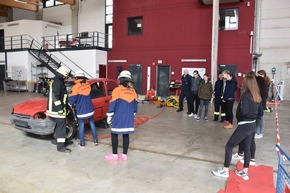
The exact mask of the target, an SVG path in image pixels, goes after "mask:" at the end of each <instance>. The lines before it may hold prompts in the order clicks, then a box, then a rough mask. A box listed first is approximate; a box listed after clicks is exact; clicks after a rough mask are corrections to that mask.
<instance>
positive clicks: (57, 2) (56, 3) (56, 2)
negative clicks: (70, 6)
mask: <svg viewBox="0 0 290 193" xmlns="http://www.w3.org/2000/svg"><path fill="white" fill-rule="evenodd" d="M63 4H64V3H62V2H59V1H55V5H63Z"/></svg>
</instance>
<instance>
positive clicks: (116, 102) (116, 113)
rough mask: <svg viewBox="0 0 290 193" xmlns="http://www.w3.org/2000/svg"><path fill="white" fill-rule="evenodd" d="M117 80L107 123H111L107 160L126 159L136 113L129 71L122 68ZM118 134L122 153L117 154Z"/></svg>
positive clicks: (135, 100) (134, 96)
mask: <svg viewBox="0 0 290 193" xmlns="http://www.w3.org/2000/svg"><path fill="white" fill-rule="evenodd" d="M118 80H119V81H120V85H119V86H118V87H117V88H115V89H114V90H113V93H112V99H111V101H110V105H109V110H108V112H107V123H108V124H111V141H112V149H113V153H112V154H108V155H106V156H105V158H106V159H107V160H118V159H122V160H123V161H127V160H128V157H127V152H128V149H129V141H130V139H129V134H131V133H134V115H135V114H136V113H137V108H138V107H137V94H136V92H135V90H134V88H133V81H132V78H131V73H130V72H129V71H127V70H124V71H122V72H121V73H120V75H119V77H118ZM118 134H122V135H123V154H120V155H119V156H118Z"/></svg>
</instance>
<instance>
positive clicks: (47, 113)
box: [46, 111, 66, 118]
mask: <svg viewBox="0 0 290 193" xmlns="http://www.w3.org/2000/svg"><path fill="white" fill-rule="evenodd" d="M46 115H47V116H49V117H54V118H66V115H65V113H63V114H61V115H60V114H58V113H57V112H51V111H46Z"/></svg>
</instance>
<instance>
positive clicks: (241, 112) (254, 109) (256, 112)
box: [236, 92, 264, 123]
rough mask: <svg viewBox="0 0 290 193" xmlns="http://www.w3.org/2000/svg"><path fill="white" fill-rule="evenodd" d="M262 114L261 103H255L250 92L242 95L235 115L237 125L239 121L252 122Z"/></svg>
mask: <svg viewBox="0 0 290 193" xmlns="http://www.w3.org/2000/svg"><path fill="white" fill-rule="evenodd" d="M263 113H264V111H263V107H262V105H261V103H255V102H254V101H253V97H252V95H251V93H250V92H245V93H243V94H242V96H241V100H240V102H239V104H238V108H237V113H236V118H237V120H238V123H239V122H241V121H254V120H256V119H257V118H260V117H261V116H263Z"/></svg>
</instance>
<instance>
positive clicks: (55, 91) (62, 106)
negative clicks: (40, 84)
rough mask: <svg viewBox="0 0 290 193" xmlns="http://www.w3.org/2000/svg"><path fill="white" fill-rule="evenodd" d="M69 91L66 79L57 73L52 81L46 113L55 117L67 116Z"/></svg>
mask: <svg viewBox="0 0 290 193" xmlns="http://www.w3.org/2000/svg"><path fill="white" fill-rule="evenodd" d="M66 106H67V91H66V86H65V84H64V79H63V78H62V77H61V76H60V75H56V76H55V77H54V78H53V79H52V80H51V82H50V89H49V94H48V101H47V110H46V114H47V115H48V116H50V117H54V118H65V117H66Z"/></svg>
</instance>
